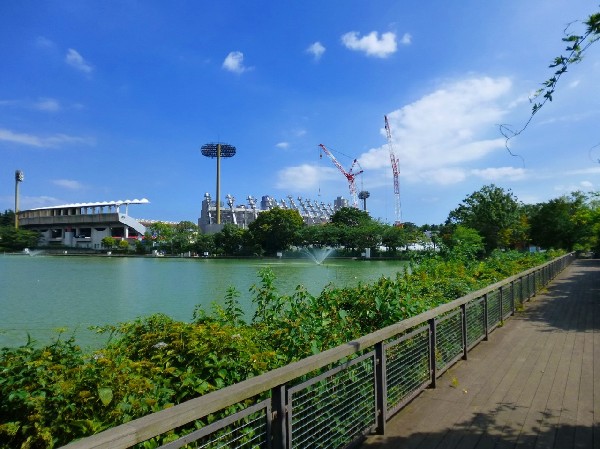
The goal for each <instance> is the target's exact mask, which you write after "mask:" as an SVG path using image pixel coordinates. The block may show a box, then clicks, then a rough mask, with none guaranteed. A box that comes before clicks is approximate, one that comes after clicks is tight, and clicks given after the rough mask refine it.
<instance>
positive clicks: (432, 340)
mask: <svg viewBox="0 0 600 449" xmlns="http://www.w3.org/2000/svg"><path fill="white" fill-rule="evenodd" d="M429 348H430V349H429V372H430V373H431V388H435V378H436V367H435V364H436V362H435V353H436V350H437V344H436V337H435V318H431V319H430V320H429Z"/></svg>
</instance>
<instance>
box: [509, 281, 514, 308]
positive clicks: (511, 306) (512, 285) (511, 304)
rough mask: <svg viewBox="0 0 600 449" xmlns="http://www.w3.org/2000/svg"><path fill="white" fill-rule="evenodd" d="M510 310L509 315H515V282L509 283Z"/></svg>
mask: <svg viewBox="0 0 600 449" xmlns="http://www.w3.org/2000/svg"><path fill="white" fill-rule="evenodd" d="M510 310H511V315H514V314H515V281H514V280H513V281H510Z"/></svg>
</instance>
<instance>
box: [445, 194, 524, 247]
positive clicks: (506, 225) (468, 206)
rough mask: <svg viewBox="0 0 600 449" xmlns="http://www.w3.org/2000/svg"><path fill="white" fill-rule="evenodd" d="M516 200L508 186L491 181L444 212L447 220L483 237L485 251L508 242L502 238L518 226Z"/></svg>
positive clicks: (509, 243) (518, 215)
mask: <svg viewBox="0 0 600 449" xmlns="http://www.w3.org/2000/svg"><path fill="white" fill-rule="evenodd" d="M520 207H521V206H520V204H519V202H518V200H517V198H516V197H515V196H514V195H513V194H512V192H511V191H510V190H508V191H505V190H504V189H502V188H500V187H496V186H495V185H494V184H490V185H487V186H484V187H482V188H481V189H480V190H478V191H477V192H474V193H472V194H471V195H469V196H468V197H467V198H465V199H464V200H463V202H462V203H461V204H460V205H459V206H458V207H457V208H456V209H454V210H453V211H451V212H450V214H449V215H448V220H447V221H448V223H450V224H460V225H463V226H465V227H467V228H472V229H475V230H476V231H477V232H478V233H479V234H480V235H481V236H482V237H483V240H484V244H485V249H486V251H488V252H491V251H493V250H494V249H496V248H499V247H503V246H512V243H513V242H512V241H511V242H505V241H503V240H502V237H503V236H506V234H511V232H512V231H511V230H513V229H515V228H517V227H520V226H521V223H520V216H521V214H520Z"/></svg>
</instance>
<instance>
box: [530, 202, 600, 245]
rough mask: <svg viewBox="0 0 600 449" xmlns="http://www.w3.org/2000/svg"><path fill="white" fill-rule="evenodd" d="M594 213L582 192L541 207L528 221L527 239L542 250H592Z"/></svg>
mask: <svg viewBox="0 0 600 449" xmlns="http://www.w3.org/2000/svg"><path fill="white" fill-rule="evenodd" d="M596 217H597V213H596V212H595V210H594V209H592V207H590V205H589V204H588V197H587V196H586V195H585V194H584V193H582V192H573V193H571V194H570V195H565V196H561V197H560V198H556V199H553V200H550V201H548V202H546V203H542V204H541V205H540V206H539V208H538V210H537V211H536V213H535V214H534V215H533V216H532V218H531V238H532V241H533V243H534V244H536V245H539V246H541V247H543V248H548V249H549V248H555V249H566V250H568V251H572V250H573V249H586V250H589V249H591V248H592V247H593V246H595V240H596V239H595V237H596V232H595V226H596V224H597V220H596Z"/></svg>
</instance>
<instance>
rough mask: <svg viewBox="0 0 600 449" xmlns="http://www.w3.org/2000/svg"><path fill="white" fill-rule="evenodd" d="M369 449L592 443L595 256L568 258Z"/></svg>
mask: <svg viewBox="0 0 600 449" xmlns="http://www.w3.org/2000/svg"><path fill="white" fill-rule="evenodd" d="M437 385H438V387H437V388H435V389H428V390H425V391H424V392H423V393H422V394H421V395H420V396H418V397H417V398H416V399H415V400H414V401H412V402H411V403H410V404H409V405H407V406H406V407H405V408H404V409H403V410H402V411H400V412H399V413H398V414H397V415H396V416H394V417H393V418H392V419H391V420H390V421H389V422H388V423H387V427H386V432H385V435H382V436H380V435H376V436H370V437H369V438H367V440H366V441H365V442H364V443H363V445H362V446H361V447H362V448H365V449H367V448H369V449H392V448H394V449H405V448H411V449H417V448H418V449H434V448H435V449H442V448H443V449H450V448H456V449H466V448H469V449H487V448H519V449H521V448H523V449H525V448H527V449H530V448H531V449H533V448H536V449H537V448H544V449H546V448H556V449H563V448H564V449H569V448H600V260H576V261H575V262H573V264H572V265H571V266H569V267H568V268H567V269H566V270H564V271H563V272H562V273H561V274H560V275H559V276H558V277H557V278H556V279H555V280H554V281H553V282H552V283H551V284H550V285H549V286H548V288H547V290H546V291H544V292H542V293H540V294H538V295H537V296H536V297H534V298H532V300H531V301H530V302H528V303H526V304H525V307H524V311H521V312H517V314H516V315H515V316H514V317H512V318H510V319H509V320H507V321H506V322H505V324H504V326H502V327H499V328H498V329H496V330H495V331H494V332H492V334H490V339H489V341H484V342H481V343H480V344H479V345H478V346H477V347H475V348H474V349H473V350H472V351H471V352H469V354H468V360H465V361H460V362H459V363H458V364H456V365H455V366H454V367H453V368H451V369H450V370H449V371H447V372H446V373H444V375H443V376H441V377H440V378H439V379H438V382H437Z"/></svg>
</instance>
